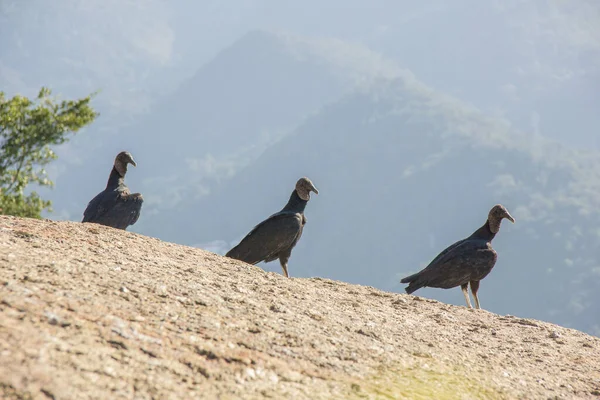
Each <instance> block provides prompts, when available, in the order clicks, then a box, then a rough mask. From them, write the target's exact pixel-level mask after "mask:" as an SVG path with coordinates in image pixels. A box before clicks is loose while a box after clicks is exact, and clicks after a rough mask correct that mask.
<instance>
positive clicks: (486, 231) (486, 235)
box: [470, 220, 497, 242]
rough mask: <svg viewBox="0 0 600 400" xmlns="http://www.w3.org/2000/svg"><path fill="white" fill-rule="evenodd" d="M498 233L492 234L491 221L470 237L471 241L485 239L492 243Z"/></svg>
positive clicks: (486, 222)
mask: <svg viewBox="0 0 600 400" xmlns="http://www.w3.org/2000/svg"><path fill="white" fill-rule="evenodd" d="M496 233H497V232H492V229H491V227H490V221H489V220H487V221H485V224H483V226H482V227H481V228H479V229H477V230H476V231H475V232H473V234H472V235H471V236H470V239H485V240H487V241H488V242H491V241H492V239H493V238H494V237H495V236H496Z"/></svg>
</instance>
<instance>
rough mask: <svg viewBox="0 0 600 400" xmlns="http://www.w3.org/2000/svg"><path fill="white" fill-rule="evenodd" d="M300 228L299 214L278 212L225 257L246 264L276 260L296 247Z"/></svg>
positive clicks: (253, 230) (300, 217) (257, 227)
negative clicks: (286, 251)
mask: <svg viewBox="0 0 600 400" xmlns="http://www.w3.org/2000/svg"><path fill="white" fill-rule="evenodd" d="M302 228H303V224H302V215H301V214H299V213H295V212H292V211H281V212H278V213H277V214H274V215H272V216H271V217H269V218H268V219H266V220H265V221H263V222H261V223H260V224H258V225H257V226H255V227H254V229H252V231H251V232H250V233H248V235H246V237H245V238H244V239H242V241H241V242H240V243H239V244H238V245H237V246H235V247H234V248H233V249H231V250H229V252H228V253H227V254H226V256H227V257H230V258H235V259H236V260H241V261H244V262H247V263H248V264H257V263H259V262H261V261H265V262H269V261H273V260H276V259H277V258H279V256H280V254H281V253H282V252H284V251H285V250H288V249H290V251H291V248H293V247H294V246H295V245H296V243H297V242H298V240H299V239H300V236H302Z"/></svg>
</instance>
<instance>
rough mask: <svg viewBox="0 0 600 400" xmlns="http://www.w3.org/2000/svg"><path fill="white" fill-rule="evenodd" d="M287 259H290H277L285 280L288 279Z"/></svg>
mask: <svg viewBox="0 0 600 400" xmlns="http://www.w3.org/2000/svg"><path fill="white" fill-rule="evenodd" d="M289 259H290V258H289V257H281V258H280V259H279V263H280V264H281V268H282V269H283V274H284V275H285V277H286V278H289V277H290V276H289V275H288V270H287V264H288V260H289Z"/></svg>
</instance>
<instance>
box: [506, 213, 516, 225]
mask: <svg viewBox="0 0 600 400" xmlns="http://www.w3.org/2000/svg"><path fill="white" fill-rule="evenodd" d="M506 219H507V220H509V221H510V222H512V223H513V224H514V223H515V219H514V218H513V216H512V215H510V214H509V213H506Z"/></svg>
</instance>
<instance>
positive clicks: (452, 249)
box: [400, 222, 498, 293]
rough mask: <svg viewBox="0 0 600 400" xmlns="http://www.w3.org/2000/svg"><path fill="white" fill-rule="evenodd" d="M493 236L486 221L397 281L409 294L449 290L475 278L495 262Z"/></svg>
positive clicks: (487, 271)
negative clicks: (420, 268) (425, 290)
mask: <svg viewBox="0 0 600 400" xmlns="http://www.w3.org/2000/svg"><path fill="white" fill-rule="evenodd" d="M494 236H495V234H494V233H492V232H491V231H490V229H489V222H486V224H485V225H484V226H482V227H481V228H479V229H478V230H477V231H475V232H474V233H473V234H472V235H471V236H469V237H468V238H466V239H463V240H459V241H458V242H456V243H454V244H452V245H450V246H448V247H447V248H446V249H444V250H443V251H442V252H441V253H440V254H438V255H437V257H435V258H434V259H433V261H431V263H429V265H428V266H427V267H425V268H424V269H423V270H421V271H419V272H417V273H416V274H413V275H410V276H407V277H406V278H403V279H402V280H401V281H400V282H401V283H408V284H409V285H408V286H407V287H406V292H407V293H412V292H414V291H415V290H418V289H420V288H422V287H435V288H442V289H449V288H453V287H457V286H460V285H463V284H466V283H469V282H470V281H479V280H481V279H483V278H485V277H486V276H487V275H488V274H489V273H490V271H491V270H492V268H494V265H495V264H496V259H497V257H498V255H497V254H496V251H495V250H494V249H493V248H492V245H491V241H492V239H493V238H494Z"/></svg>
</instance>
